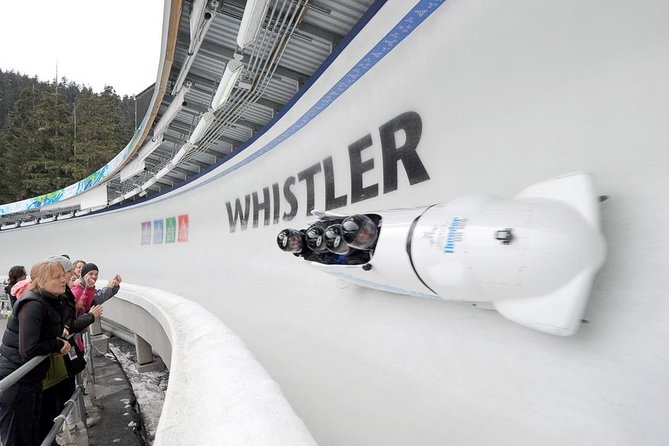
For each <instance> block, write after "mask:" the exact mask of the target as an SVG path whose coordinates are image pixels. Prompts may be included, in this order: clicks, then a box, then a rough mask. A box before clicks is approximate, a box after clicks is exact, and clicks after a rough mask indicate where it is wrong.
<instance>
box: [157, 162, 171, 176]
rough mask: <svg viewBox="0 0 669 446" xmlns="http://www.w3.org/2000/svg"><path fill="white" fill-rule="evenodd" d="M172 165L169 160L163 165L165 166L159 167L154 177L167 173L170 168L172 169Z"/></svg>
mask: <svg viewBox="0 0 669 446" xmlns="http://www.w3.org/2000/svg"><path fill="white" fill-rule="evenodd" d="M173 167H174V164H172V162H171V161H170V162H169V163H167V164H166V165H165V167H163V168H162V169H160V170H159V171H158V173H157V174H156V178H162V177H164V176H165V175H167V174H168V173H169V172H170V170H172V168H173Z"/></svg>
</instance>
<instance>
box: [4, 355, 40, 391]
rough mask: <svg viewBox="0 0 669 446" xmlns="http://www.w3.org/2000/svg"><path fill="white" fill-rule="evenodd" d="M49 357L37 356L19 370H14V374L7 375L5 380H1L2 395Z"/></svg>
mask: <svg viewBox="0 0 669 446" xmlns="http://www.w3.org/2000/svg"><path fill="white" fill-rule="evenodd" d="M48 356H49V355H40V356H35V357H34V358H32V359H31V360H30V361H28V362H26V363H25V364H23V365H22V366H21V367H19V368H18V369H16V370H14V371H13V372H12V373H10V374H9V375H7V376H6V377H5V378H3V379H2V380H0V393H2V392H4V391H5V390H7V389H9V388H10V387H11V386H13V385H14V384H16V382H17V381H18V380H20V379H21V378H23V377H24V376H25V375H26V374H27V373H28V372H30V371H31V370H32V369H34V368H35V367H37V364H39V363H40V362H42V361H44V360H45V359H46V358H47V357H48Z"/></svg>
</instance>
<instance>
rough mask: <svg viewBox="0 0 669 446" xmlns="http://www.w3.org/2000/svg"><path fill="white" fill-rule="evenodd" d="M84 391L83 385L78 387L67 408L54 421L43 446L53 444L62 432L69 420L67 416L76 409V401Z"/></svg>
mask: <svg viewBox="0 0 669 446" xmlns="http://www.w3.org/2000/svg"><path fill="white" fill-rule="evenodd" d="M82 391H83V387H82V385H81V384H79V385H77V387H76V388H75V389H74V393H73V394H72V396H71V397H70V399H69V400H67V401H66V402H65V407H64V408H63V411H62V412H61V413H60V414H59V415H58V416H57V417H56V418H54V419H53V426H52V427H51V430H50V431H49V433H48V434H46V437H44V440H43V441H42V444H41V446H49V445H50V444H52V443H53V440H55V439H56V435H57V434H58V431H60V428H61V427H62V426H63V423H64V422H65V419H66V418H67V415H68V414H69V413H70V412H71V411H72V409H73V408H74V404H75V401H76V400H78V399H79V397H80V396H81V392H82Z"/></svg>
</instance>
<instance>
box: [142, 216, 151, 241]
mask: <svg viewBox="0 0 669 446" xmlns="http://www.w3.org/2000/svg"><path fill="white" fill-rule="evenodd" d="M141 244H142V245H149V244H151V222H150V221H143V222H142V242H141Z"/></svg>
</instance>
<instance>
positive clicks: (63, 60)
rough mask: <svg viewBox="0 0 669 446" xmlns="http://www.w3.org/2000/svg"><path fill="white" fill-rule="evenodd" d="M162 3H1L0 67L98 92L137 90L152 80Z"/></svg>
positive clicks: (73, 0)
mask: <svg viewBox="0 0 669 446" xmlns="http://www.w3.org/2000/svg"><path fill="white" fill-rule="evenodd" d="M163 9H164V0H113V1H101V0H85V1H84V0H18V1H16V0H10V1H2V2H0V69H2V70H3V71H7V70H10V69H13V70H14V71H18V72H20V73H21V74H27V75H29V76H34V75H36V76H37V77H38V78H39V79H40V80H43V81H47V80H51V81H52V80H53V79H54V78H55V76H56V65H58V78H59V79H60V78H62V77H66V78H67V79H69V80H73V81H75V82H77V83H78V84H84V85H88V86H90V87H92V88H93V90H94V91H96V92H99V91H101V90H102V88H103V87H104V86H105V85H111V86H113V87H114V88H115V89H116V92H117V93H119V94H121V95H126V94H127V95H133V94H136V93H139V92H141V91H142V90H144V89H145V88H146V87H148V86H149V85H151V84H152V83H154V82H155V80H156V74H157V71H158V61H159V58H160V43H161V34H162V24H163Z"/></svg>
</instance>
